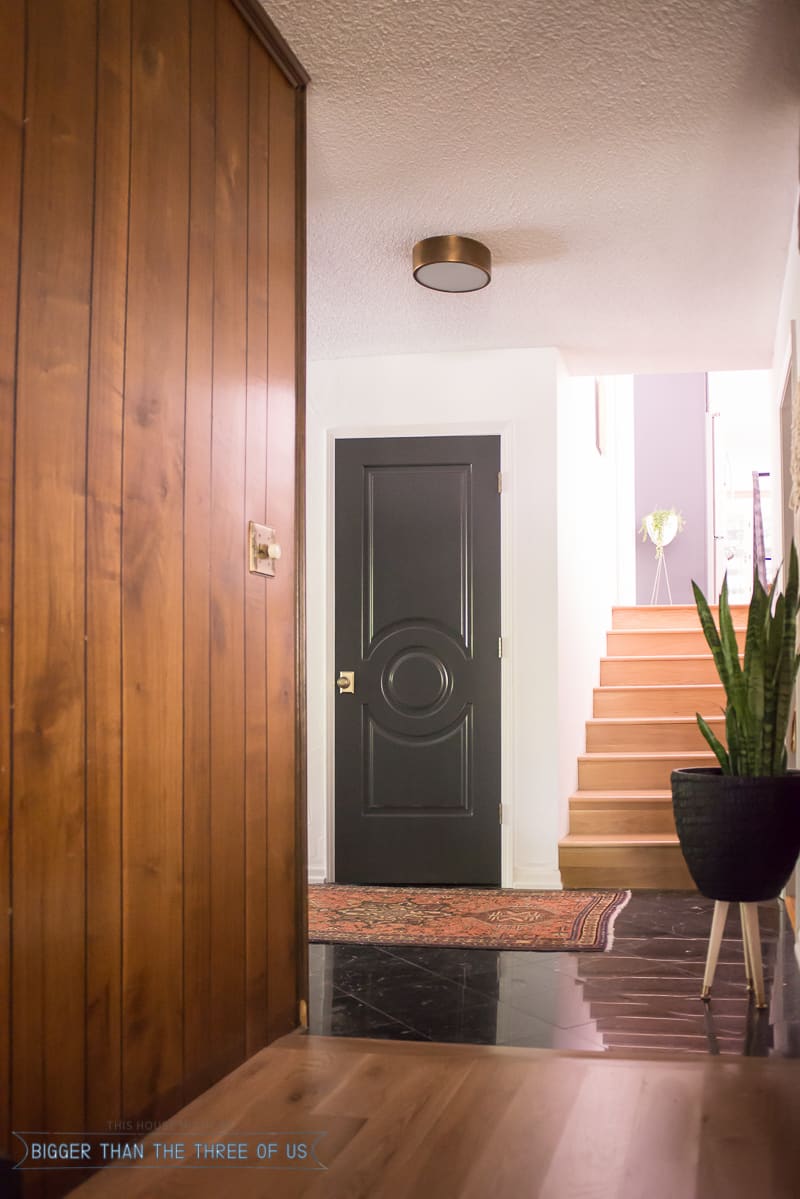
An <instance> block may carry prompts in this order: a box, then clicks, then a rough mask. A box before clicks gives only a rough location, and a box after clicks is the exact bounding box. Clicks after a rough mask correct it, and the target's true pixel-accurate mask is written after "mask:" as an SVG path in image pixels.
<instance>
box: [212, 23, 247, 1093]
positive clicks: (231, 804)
mask: <svg viewBox="0 0 800 1199" xmlns="http://www.w3.org/2000/svg"><path fill="white" fill-rule="evenodd" d="M247 41H248V35H247V30H246V29H245V27H244V25H243V24H242V21H241V19H240V18H239V16H238V14H237V13H236V11H235V9H234V8H233V7H232V5H231V4H230V0H218V3H217V43H216V53H217V69H216V80H217V118H216V121H217V124H216V128H217V140H216V227H215V253H214V263H215V271H214V421H213V438H212V459H211V892H210V905H211V1015H212V1024H213V1028H214V1046H213V1049H212V1051H211V1052H212V1056H213V1058H214V1059H215V1067H214V1068H215V1071H219V1072H221V1073H223V1072H227V1070H229V1069H230V1068H231V1067H232V1066H234V1065H235V1064H236V1062H238V1061H241V1059H242V1057H243V1056H244V1010H245V988H244V977H245V931H244V911H245V891H244V878H245V848H244V820H245V804H244V775H245V769H244V766H245V734H244V571H245V569H246V560H245V534H246V529H245V512H244V471H245V419H246V417H245V413H246V371H247V358H246V341H247V339H246V321H247V132H248V131H247Z"/></svg>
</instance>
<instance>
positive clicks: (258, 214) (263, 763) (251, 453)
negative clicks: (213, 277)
mask: <svg viewBox="0 0 800 1199" xmlns="http://www.w3.org/2000/svg"><path fill="white" fill-rule="evenodd" d="M269 68H270V60H269V57H268V56H267V54H266V52H265V51H264V50H263V49H262V47H261V46H260V45H259V44H258V42H257V41H256V39H255V38H254V37H250V38H249V69H248V78H249V89H250V90H249V100H248V110H249V118H248V142H249V151H248V163H249V168H248V206H247V458H246V483H245V509H246V512H245V516H246V518H247V520H255V521H258V523H259V524H266V523H267V271H268V265H269V263H268V254H267V229H268V222H269V168H268V154H269ZM270 582H271V581H270V580H268V579H266V578H264V577H263V576H262V575H254V574H250V572H249V570H246V571H245V604H246V609H245V635H246V644H247V654H246V658H245V712H246V729H245V734H246V758H245V761H246V774H245V803H246V838H247V839H246V861H247V870H246V896H247V900H246V902H247V907H246V928H247V1012H246V1051H247V1053H248V1054H252V1053H255V1052H256V1050H257V1049H261V1048H262V1047H263V1046H264V1045H265V1044H266V1041H267V1032H268V1025H267V967H268V959H267V630H266V612H267V588H268V587H269V586H270Z"/></svg>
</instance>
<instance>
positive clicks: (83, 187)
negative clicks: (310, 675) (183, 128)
mask: <svg viewBox="0 0 800 1199" xmlns="http://www.w3.org/2000/svg"><path fill="white" fill-rule="evenodd" d="M27 22H28V53H27V87H26V113H25V118H26V143H25V161H24V181H23V187H24V190H23V201H22V259H21V273H20V297H19V330H18V337H19V342H18V359H17V361H18V367H17V371H18V374H17V388H18V390H17V409H16V486H15V493H16V494H15V532H14V539H15V568H14V571H15V573H14V702H15V709H14V730H13V734H14V800H13V847H12V853H13V860H12V868H13V880H14V881H13V891H14V916H13V919H14V927H13V980H12V1004H13V1066H12V1093H13V1096H14V1113H13V1119H14V1126H15V1127H16V1128H21V1129H25V1128H30V1129H34V1128H65V1129H78V1128H82V1127H83V1124H84V1076H85V1036H84V999H85V989H84V958H85V943H84V911H85V891H84V850H85V840H84V835H85V828H84V781H85V780H84V644H85V643H84V633H85V603H84V598H85V597H84V584H85V537H84V531H85V495H84V490H85V471H86V393H87V372H88V349H89V306H90V286H91V231H92V201H93V170H94V160H93V159H94V117H95V88H94V77H95V0H47V2H46V3H45V2H42V3H40V4H36V5H28V16H27ZM44 280H46V286H45V285H43V281H44ZM39 1181H41V1180H35V1181H34V1182H33V1184H32V1186H31V1188H30V1193H33V1194H35V1193H36V1192H37V1190H38V1187H37V1182H39Z"/></svg>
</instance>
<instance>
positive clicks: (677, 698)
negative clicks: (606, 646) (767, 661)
mask: <svg viewBox="0 0 800 1199" xmlns="http://www.w3.org/2000/svg"><path fill="white" fill-rule="evenodd" d="M725 703H726V700H725V692H724V690H723V688H722V687H720V686H716V687H714V688H712V689H711V690H706V689H703V688H699V687H689V688H686V689H678V688H675V687H667V686H665V687H660V688H657V689H654V690H652V691H651V690H649V689H648V690H643V689H642V688H641V687H625V688H624V689H623V690H621V691H606V690H604V689H603V688H602V687H597V688H596V689H595V693H594V708H593V711H594V715H595V716H598V717H604V716H609V717H612V716H694V714H695V713H696V712H700V713H701V714H702V715H703V716H718V715H719V713H720V711H721V710H722V709H723V708H724V707H725Z"/></svg>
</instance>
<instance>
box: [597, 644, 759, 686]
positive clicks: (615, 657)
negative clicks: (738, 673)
mask: <svg viewBox="0 0 800 1199" xmlns="http://www.w3.org/2000/svg"><path fill="white" fill-rule="evenodd" d="M742 656H744V655H741V653H740V655H739V657H740V658H741V657H742ZM600 661H601V662H615V663H620V662H712V661H714V656H712V655H711V652H710V651H709V652H708V653H612V655H610V656H609V655H603V657H601V659H600ZM679 686H680V685H679ZM684 686H691V683H685V685H684ZM708 686H714V685H712V683H709V685H708Z"/></svg>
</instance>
